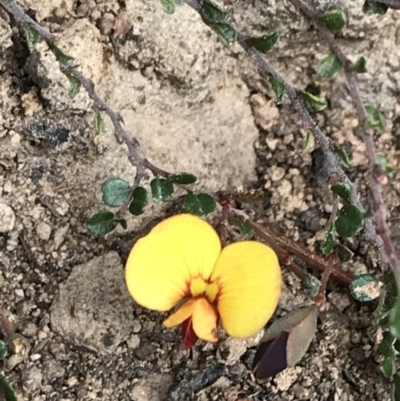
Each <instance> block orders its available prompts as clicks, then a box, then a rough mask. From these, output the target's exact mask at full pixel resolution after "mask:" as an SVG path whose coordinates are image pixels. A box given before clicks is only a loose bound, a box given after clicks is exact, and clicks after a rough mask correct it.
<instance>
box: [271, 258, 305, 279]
mask: <svg viewBox="0 0 400 401" xmlns="http://www.w3.org/2000/svg"><path fill="white" fill-rule="evenodd" d="M277 253H278V252H277ZM279 260H280V261H281V263H282V264H283V265H285V266H286V267H287V268H288V269H289V270H290V271H291V272H292V273H294V274H295V275H296V276H297V277H298V278H299V279H300V280H304V279H305V278H306V277H307V276H308V274H309V273H307V272H306V271H305V270H304V269H302V268H301V267H300V266H299V265H298V264H297V263H295V262H294V261H293V256H291V255H289V254H284V255H283V256H279Z"/></svg>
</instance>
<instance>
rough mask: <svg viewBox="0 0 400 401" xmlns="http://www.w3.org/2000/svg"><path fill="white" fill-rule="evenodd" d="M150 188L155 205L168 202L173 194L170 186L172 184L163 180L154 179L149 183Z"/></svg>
mask: <svg viewBox="0 0 400 401" xmlns="http://www.w3.org/2000/svg"><path fill="white" fill-rule="evenodd" d="M150 187H151V194H152V196H153V199H154V201H155V202H157V203H161V202H167V201H169V200H170V199H171V198H172V195H173V194H174V186H173V185H172V182H170V181H168V180H166V179H165V178H154V179H153V180H152V181H151V182H150Z"/></svg>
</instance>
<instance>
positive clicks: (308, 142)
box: [303, 131, 314, 153]
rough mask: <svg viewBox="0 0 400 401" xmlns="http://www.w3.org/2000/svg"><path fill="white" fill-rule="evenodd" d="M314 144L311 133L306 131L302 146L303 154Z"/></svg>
mask: <svg viewBox="0 0 400 401" xmlns="http://www.w3.org/2000/svg"><path fill="white" fill-rule="evenodd" d="M313 143H314V137H313V134H312V132H311V131H307V134H306V138H305V140H304V145H303V153H306V152H307V151H308V150H309V149H310V148H311V146H312V144H313Z"/></svg>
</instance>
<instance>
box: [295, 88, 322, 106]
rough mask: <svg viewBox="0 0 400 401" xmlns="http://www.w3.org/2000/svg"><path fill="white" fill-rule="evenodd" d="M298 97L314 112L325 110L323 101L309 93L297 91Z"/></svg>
mask: <svg viewBox="0 0 400 401" xmlns="http://www.w3.org/2000/svg"><path fill="white" fill-rule="evenodd" d="M299 95H300V96H301V97H302V99H303V100H304V101H305V102H306V103H308V104H309V105H310V106H311V108H312V109H313V110H314V111H322V110H324V109H325V108H326V106H327V104H328V103H326V102H325V100H322V99H320V98H319V97H317V96H314V95H312V94H311V93H310V92H307V91H303V90H301V91H299Z"/></svg>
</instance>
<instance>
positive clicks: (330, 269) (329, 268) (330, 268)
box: [315, 253, 337, 309]
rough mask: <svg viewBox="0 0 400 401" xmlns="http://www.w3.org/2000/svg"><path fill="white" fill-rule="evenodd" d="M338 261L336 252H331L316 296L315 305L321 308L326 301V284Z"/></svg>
mask: <svg viewBox="0 0 400 401" xmlns="http://www.w3.org/2000/svg"><path fill="white" fill-rule="evenodd" d="M336 261H337V257H336V253H331V254H330V255H329V256H328V261H327V267H326V269H325V271H324V274H323V275H322V279H321V286H320V287H319V290H318V294H317V296H316V297H315V306H316V307H317V308H318V309H320V308H321V306H322V305H323V304H324V302H325V293H326V286H327V284H328V280H329V277H330V275H331V274H332V273H333V266H334V264H335V263H336Z"/></svg>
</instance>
